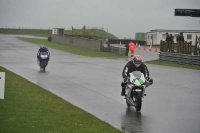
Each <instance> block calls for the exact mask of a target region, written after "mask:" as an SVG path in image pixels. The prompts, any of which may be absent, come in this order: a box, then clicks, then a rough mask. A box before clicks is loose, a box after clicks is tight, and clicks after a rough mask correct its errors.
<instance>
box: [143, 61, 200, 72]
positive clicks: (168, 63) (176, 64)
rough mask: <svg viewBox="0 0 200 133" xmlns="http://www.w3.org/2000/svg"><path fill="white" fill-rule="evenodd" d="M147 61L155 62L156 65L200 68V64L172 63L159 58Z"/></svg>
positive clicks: (149, 62)
mask: <svg viewBox="0 0 200 133" xmlns="http://www.w3.org/2000/svg"><path fill="white" fill-rule="evenodd" d="M145 63H148V64H154V65H162V66H171V67H179V68H187V69H195V70H200V66H195V65H184V64H178V63H172V62H159V61H158V60H152V61H146V62H145Z"/></svg>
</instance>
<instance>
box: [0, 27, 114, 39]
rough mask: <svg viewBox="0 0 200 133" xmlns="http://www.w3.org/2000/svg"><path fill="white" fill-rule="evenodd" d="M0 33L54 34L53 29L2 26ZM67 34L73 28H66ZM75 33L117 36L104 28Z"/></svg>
mask: <svg viewBox="0 0 200 133" xmlns="http://www.w3.org/2000/svg"><path fill="white" fill-rule="evenodd" d="M0 34H24V35H36V36H43V37H49V36H51V34H52V30H51V29H20V28H19V29H11V28H0ZM65 34H70V35H72V30H65ZM73 34H75V35H88V36H96V37H97V38H98V39H104V38H106V37H108V38H112V39H114V38H117V37H116V36H114V35H113V34H111V33H107V32H106V31H104V30H102V29H73Z"/></svg>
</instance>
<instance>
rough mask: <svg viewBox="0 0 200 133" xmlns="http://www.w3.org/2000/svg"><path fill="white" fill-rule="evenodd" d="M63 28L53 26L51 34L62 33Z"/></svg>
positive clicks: (63, 31)
mask: <svg viewBox="0 0 200 133" xmlns="http://www.w3.org/2000/svg"><path fill="white" fill-rule="evenodd" d="M64 34H65V29H64V28H53V29H52V35H64Z"/></svg>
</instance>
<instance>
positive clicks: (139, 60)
mask: <svg viewBox="0 0 200 133" xmlns="http://www.w3.org/2000/svg"><path fill="white" fill-rule="evenodd" d="M133 64H134V65H135V66H136V67H139V66H140V65H141V64H142V58H141V56H140V55H134V57H133Z"/></svg>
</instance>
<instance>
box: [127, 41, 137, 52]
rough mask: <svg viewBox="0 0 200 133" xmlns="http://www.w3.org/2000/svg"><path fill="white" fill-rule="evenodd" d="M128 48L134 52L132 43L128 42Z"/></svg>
mask: <svg viewBox="0 0 200 133" xmlns="http://www.w3.org/2000/svg"><path fill="white" fill-rule="evenodd" d="M128 47H129V50H130V51H134V50H135V44H134V43H133V42H130V43H129V44H128Z"/></svg>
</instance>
